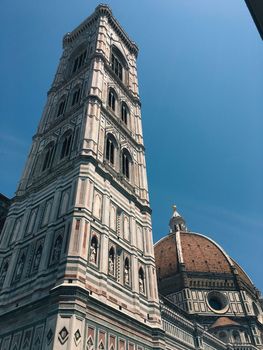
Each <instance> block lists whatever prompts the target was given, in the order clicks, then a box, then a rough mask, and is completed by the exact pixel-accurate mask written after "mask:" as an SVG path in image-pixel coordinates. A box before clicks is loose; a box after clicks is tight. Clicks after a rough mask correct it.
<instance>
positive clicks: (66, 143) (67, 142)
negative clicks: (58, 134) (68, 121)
mask: <svg viewBox="0 0 263 350" xmlns="http://www.w3.org/2000/svg"><path fill="white" fill-rule="evenodd" d="M71 141H72V132H71V131H68V132H66V133H65V134H64V135H63V136H62V139H61V152H60V159H63V158H65V157H67V156H68V155H69V151H70V146H71Z"/></svg>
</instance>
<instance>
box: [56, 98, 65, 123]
mask: <svg viewBox="0 0 263 350" xmlns="http://www.w3.org/2000/svg"><path fill="white" fill-rule="evenodd" d="M65 107H66V97H63V98H62V99H61V100H60V102H59V105H58V111H57V118H58V117H60V116H62V115H63V113H64V111H65Z"/></svg>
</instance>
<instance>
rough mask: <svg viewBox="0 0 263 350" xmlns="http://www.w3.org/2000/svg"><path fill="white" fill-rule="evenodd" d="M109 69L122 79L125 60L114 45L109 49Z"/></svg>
mask: <svg viewBox="0 0 263 350" xmlns="http://www.w3.org/2000/svg"><path fill="white" fill-rule="evenodd" d="M111 69H112V70H113V72H114V73H115V75H116V76H117V77H118V78H119V79H120V80H121V81H123V80H124V76H125V70H126V69H127V62H126V59H125V58H124V56H123V54H122V53H121V51H120V50H119V49H118V48H117V47H116V46H114V45H113V46H112V50H111Z"/></svg>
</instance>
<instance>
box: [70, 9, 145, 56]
mask: <svg viewBox="0 0 263 350" xmlns="http://www.w3.org/2000/svg"><path fill="white" fill-rule="evenodd" d="M102 16H106V17H107V18H108V20H109V23H110V25H111V26H112V28H113V29H114V30H115V31H116V33H117V34H118V35H119V36H120V38H121V39H122V41H123V42H124V43H125V45H126V46H127V48H128V49H129V50H130V52H131V53H133V54H135V56H136V57H137V56H138V52H139V48H138V46H137V45H136V44H135V42H134V41H132V40H131V39H130V38H129V37H128V35H127V34H126V32H125V31H124V29H123V28H122V27H121V25H120V24H119V22H118V21H117V20H116V19H115V18H114V17H113V15H112V11H111V9H110V7H109V6H107V5H99V6H97V7H96V9H95V12H94V13H93V14H92V15H91V16H89V17H88V18H87V19H85V20H84V21H83V22H82V23H81V24H80V25H79V26H78V27H77V28H75V29H74V30H73V31H72V32H70V33H67V34H66V35H65V36H64V38H63V47H65V46H66V45H67V44H68V43H71V42H73V41H74V40H75V39H77V38H78V37H79V35H81V34H82V33H83V32H84V31H85V30H86V29H88V28H89V27H91V26H92V25H93V24H94V23H95V22H96V21H97V20H98V19H99V18H100V17H102Z"/></svg>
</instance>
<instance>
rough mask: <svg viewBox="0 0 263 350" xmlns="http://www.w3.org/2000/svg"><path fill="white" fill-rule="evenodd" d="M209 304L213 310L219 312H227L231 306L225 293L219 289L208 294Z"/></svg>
mask: <svg viewBox="0 0 263 350" xmlns="http://www.w3.org/2000/svg"><path fill="white" fill-rule="evenodd" d="M207 304H208V306H209V308H210V309H211V310H212V311H214V312H216V313H219V314H223V313H225V312H226V311H227V310H228V306H229V302H228V299H227V297H226V296H225V294H223V293H221V292H217V291H212V292H209V293H208V294H207Z"/></svg>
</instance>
